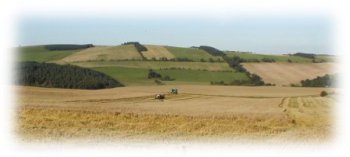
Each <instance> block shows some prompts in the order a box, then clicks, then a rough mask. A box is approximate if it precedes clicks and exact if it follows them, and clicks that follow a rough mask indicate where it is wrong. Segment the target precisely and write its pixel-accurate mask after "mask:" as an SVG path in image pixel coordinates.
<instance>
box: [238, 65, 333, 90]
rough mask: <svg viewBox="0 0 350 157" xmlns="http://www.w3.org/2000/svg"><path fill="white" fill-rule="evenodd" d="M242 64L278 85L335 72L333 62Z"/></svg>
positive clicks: (268, 81)
mask: <svg viewBox="0 0 350 157" xmlns="http://www.w3.org/2000/svg"><path fill="white" fill-rule="evenodd" d="M243 66H244V67H245V68H246V69H247V70H248V71H250V72H251V73H255V74H258V75H259V76H260V77H261V78H262V79H263V80H264V81H265V82H267V83H273V84H276V85H279V86H289V85H290V84H300V81H301V80H305V79H313V78H316V77H317V76H323V75H325V74H333V73H335V71H334V69H333V67H334V66H335V64H334V63H243Z"/></svg>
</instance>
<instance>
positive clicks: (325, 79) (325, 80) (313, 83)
mask: <svg viewBox="0 0 350 157" xmlns="http://www.w3.org/2000/svg"><path fill="white" fill-rule="evenodd" d="M300 83H301V86H302V87H335V76H334V75H332V76H331V75H324V76H321V77H320V76H318V77H316V78H314V79H311V80H310V79H306V80H302V81H300Z"/></svg>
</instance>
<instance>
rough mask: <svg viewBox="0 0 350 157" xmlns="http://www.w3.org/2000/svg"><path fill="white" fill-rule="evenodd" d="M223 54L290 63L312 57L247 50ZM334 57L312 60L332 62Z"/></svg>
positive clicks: (247, 60)
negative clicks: (258, 52) (259, 52)
mask: <svg viewBox="0 0 350 157" xmlns="http://www.w3.org/2000/svg"><path fill="white" fill-rule="evenodd" d="M225 54H226V55H227V56H228V57H235V56H238V57H240V58H242V59H244V60H246V62H257V61H259V62H264V59H267V60H273V61H275V62H292V63H312V62H313V59H310V58H306V57H301V56H294V55H271V54H257V53H249V52H235V51H226V52H225ZM334 61H335V57H334V56H330V55H316V56H315V60H314V62H334Z"/></svg>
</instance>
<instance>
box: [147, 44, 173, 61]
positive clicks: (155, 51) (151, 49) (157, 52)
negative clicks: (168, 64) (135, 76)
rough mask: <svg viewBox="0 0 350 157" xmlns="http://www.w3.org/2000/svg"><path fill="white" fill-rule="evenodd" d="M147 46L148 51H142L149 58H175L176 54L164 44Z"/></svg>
mask: <svg viewBox="0 0 350 157" xmlns="http://www.w3.org/2000/svg"><path fill="white" fill-rule="evenodd" d="M145 47H146V48H147V51H142V52H141V53H142V55H143V56H144V57H145V58H146V59H147V60H161V59H165V58H166V59H167V60H170V59H174V58H175V56H174V55H173V54H172V53H170V52H169V51H168V50H167V49H166V48H164V47H163V46H157V45H145Z"/></svg>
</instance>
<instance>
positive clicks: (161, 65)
mask: <svg viewBox="0 0 350 157" xmlns="http://www.w3.org/2000/svg"><path fill="white" fill-rule="evenodd" d="M72 64H74V65H77V66H81V67H87V68H94V67H111V66H113V67H125V68H141V69H169V68H181V69H191V70H208V71H233V70H232V68H230V67H229V66H228V64H227V63H209V62H175V61H109V62H107V61H105V62H78V63H72Z"/></svg>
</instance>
